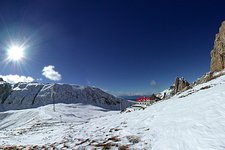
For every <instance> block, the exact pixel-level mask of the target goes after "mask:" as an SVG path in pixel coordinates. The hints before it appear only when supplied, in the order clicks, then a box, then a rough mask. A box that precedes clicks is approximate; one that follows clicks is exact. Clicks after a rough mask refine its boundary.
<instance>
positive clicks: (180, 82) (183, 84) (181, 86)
mask: <svg viewBox="0 0 225 150" xmlns="http://www.w3.org/2000/svg"><path fill="white" fill-rule="evenodd" d="M189 88H191V87H190V84H189V83H188V81H187V80H185V79H184V78H183V77H177V78H176V80H175V82H174V84H173V85H171V86H170V87H169V88H168V89H166V90H164V91H162V92H160V93H158V94H156V96H157V97H159V98H161V99H168V98H170V97H172V96H174V95H175V94H179V93H180V92H183V91H185V90H187V89H189Z"/></svg>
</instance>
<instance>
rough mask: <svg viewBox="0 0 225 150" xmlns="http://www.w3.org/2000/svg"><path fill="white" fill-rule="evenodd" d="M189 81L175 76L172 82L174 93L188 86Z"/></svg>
mask: <svg viewBox="0 0 225 150" xmlns="http://www.w3.org/2000/svg"><path fill="white" fill-rule="evenodd" d="M189 85H190V84H189V83H188V82H187V80H185V79H184V78H179V77H177V78H176V80H175V83H174V94H177V93H179V92H181V91H183V90H185V89H187V88H188V87H189Z"/></svg>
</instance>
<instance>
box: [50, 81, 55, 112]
mask: <svg viewBox="0 0 225 150" xmlns="http://www.w3.org/2000/svg"><path fill="white" fill-rule="evenodd" d="M54 86H55V84H53V86H52V88H51V98H52V100H53V111H54V112H55V91H54Z"/></svg>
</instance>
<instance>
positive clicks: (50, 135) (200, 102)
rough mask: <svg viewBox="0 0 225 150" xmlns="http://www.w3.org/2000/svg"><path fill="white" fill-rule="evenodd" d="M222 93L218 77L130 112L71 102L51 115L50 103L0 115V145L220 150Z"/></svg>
mask: <svg viewBox="0 0 225 150" xmlns="http://www.w3.org/2000/svg"><path fill="white" fill-rule="evenodd" d="M224 89H225V76H221V77H219V78H216V79H214V80H211V81H210V82H207V83H204V84H200V85H198V86H196V87H194V88H192V89H189V90H187V91H185V92H183V93H181V94H179V95H176V96H174V97H172V98H170V99H168V100H164V101H161V102H158V103H156V104H154V105H152V106H150V107H148V108H146V109H145V110H140V111H134V112H131V113H119V112H104V110H103V109H101V110H100V111H99V110H98V109H99V108H97V107H95V108H91V109H90V108H85V107H86V106H85V105H84V106H83V105H81V106H82V108H79V107H80V106H75V104H70V105H66V104H58V106H59V107H58V108H59V109H56V112H53V111H51V109H52V106H51V105H48V106H44V107H40V108H34V109H27V110H19V111H18V110H17V111H7V112H2V113H0V118H1V119H0V129H1V130H0V145H3V144H6V145H7V144H10V145H14V144H16V145H20V144H22V145H29V144H33V145H35V144H46V145H48V146H50V145H51V144H53V145H52V146H56V147H58V148H62V147H64V148H65V147H67V148H68V149H72V148H73V149H79V148H80V149H82V148H86V149H91V148H99V149H102V148H103V147H104V148H111V149H118V148H119V147H120V148H127V147H130V148H131V149H153V150H164V149H166V150H212V149H213V150H214V149H216V150H224V148H225V147H224V145H225V141H224V139H225V90H224ZM60 107H61V108H60ZM68 107H69V108H68ZM75 107H77V108H75ZM87 107H89V106H87ZM91 107H94V106H91ZM65 110H67V111H66V112H65ZM87 111H89V112H87ZM89 113H90V114H89ZM25 114H27V116H26V115H25ZM85 114H86V115H87V116H85ZM89 115H91V117H89ZM23 116H26V117H25V118H23ZM79 117H80V118H79ZM16 118H18V119H16ZM20 118H21V119H20Z"/></svg>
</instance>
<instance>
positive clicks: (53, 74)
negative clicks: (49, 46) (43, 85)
mask: <svg viewBox="0 0 225 150" xmlns="http://www.w3.org/2000/svg"><path fill="white" fill-rule="evenodd" d="M54 69H55V66H53V65H49V66H45V67H44V68H43V70H42V75H43V76H45V77H46V78H47V79H50V80H53V81H59V80H62V76H61V74H59V73H58V72H57V71H55V70H54Z"/></svg>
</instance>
